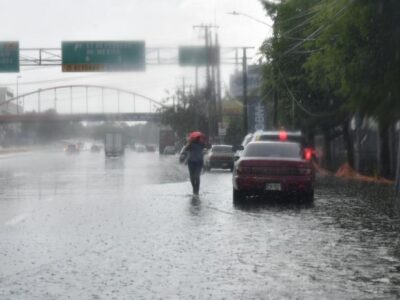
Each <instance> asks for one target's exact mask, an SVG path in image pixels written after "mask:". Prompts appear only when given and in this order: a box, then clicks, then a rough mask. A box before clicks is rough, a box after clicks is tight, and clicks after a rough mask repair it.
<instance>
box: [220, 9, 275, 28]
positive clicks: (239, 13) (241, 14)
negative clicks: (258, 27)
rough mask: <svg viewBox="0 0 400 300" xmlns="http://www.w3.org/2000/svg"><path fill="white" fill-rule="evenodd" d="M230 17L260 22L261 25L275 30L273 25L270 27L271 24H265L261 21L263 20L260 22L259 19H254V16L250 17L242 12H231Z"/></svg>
mask: <svg viewBox="0 0 400 300" xmlns="http://www.w3.org/2000/svg"><path fill="white" fill-rule="evenodd" d="M228 15H232V16H243V17H246V18H249V19H252V20H253V21H256V22H258V23H261V24H263V25H265V26H268V27H270V28H274V27H273V26H272V25H270V24H268V23H265V22H264V21H261V20H259V19H257V18H254V17H253V16H250V15H248V14H245V13H242V12H237V11H235V10H234V11H232V12H229V13H228Z"/></svg>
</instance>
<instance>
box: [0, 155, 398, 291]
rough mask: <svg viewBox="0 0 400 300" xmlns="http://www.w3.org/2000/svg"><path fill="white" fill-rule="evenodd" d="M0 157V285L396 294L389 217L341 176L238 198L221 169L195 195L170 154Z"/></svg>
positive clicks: (393, 223)
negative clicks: (292, 192)
mask: <svg viewBox="0 0 400 300" xmlns="http://www.w3.org/2000/svg"><path fill="white" fill-rule="evenodd" d="M0 163H1V166H0V240H1V244H0V265H1V268H0V299H68V298H70V299H149V298H158V299H160V298H163V299H177V298H180V299H190V298H194V299H223V298H226V299H276V298H296V299H377V298H384V299H387V298H398V297H400V260H399V257H400V253H399V249H400V239H399V236H398V231H399V228H400V222H399V220H398V219H397V217H396V214H392V215H390V214H388V213H386V210H385V209H382V210H380V209H378V208H377V207H375V206H374V205H375V204H374V203H377V201H380V199H379V198H375V200H376V201H374V202H371V201H370V200H369V199H367V198H365V197H361V196H360V195H359V193H356V192H355V191H354V190H352V189H351V187H352V186H346V185H344V184H339V183H336V184H335V183H332V182H324V181H322V182H320V185H319V188H317V191H316V200H315V203H314V204H313V205H308V206H306V205H296V204H293V203H286V204H282V203H279V202H277V201H274V202H268V203H252V204H251V205H246V206H236V207H235V206H233V204H232V190H231V174H230V173H229V172H223V171H221V172H218V171H216V172H211V173H207V174H205V175H204V176H203V177H202V187H201V193H200V199H193V198H192V197H191V195H190V192H191V188H190V184H189V182H188V178H187V177H188V176H187V172H186V169H185V167H184V166H180V165H177V158H176V157H159V156H158V155H157V154H148V153H143V154H142V153H127V154H126V156H125V157H124V158H121V159H105V158H104V155H103V154H102V153H98V154H93V153H81V154H79V155H70V156H68V155H64V154H63V153H51V152H49V153H42V154H26V155H16V156H10V157H6V158H0ZM371 193H372V192H371ZM377 195H378V196H379V195H382V194H381V193H377Z"/></svg>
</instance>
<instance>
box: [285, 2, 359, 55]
mask: <svg viewBox="0 0 400 300" xmlns="http://www.w3.org/2000/svg"><path fill="white" fill-rule="evenodd" d="M352 2H353V1H351V2H350V3H349V4H347V5H345V6H344V7H342V8H341V9H340V10H339V11H338V12H337V13H336V14H335V15H334V16H333V19H335V18H337V17H338V16H339V14H340V13H342V12H343V11H345V10H346V9H347V8H348V7H349V5H350V4H351V3H352ZM334 21H335V20H332V21H331V22H330V23H329V24H322V25H321V26H319V27H318V28H317V29H316V30H315V31H314V32H312V33H311V34H310V35H308V36H307V37H306V38H305V39H304V40H302V41H301V42H299V43H297V44H296V45H294V46H293V47H292V48H290V49H289V50H287V51H285V52H284V53H283V54H282V55H281V56H285V55H287V54H289V53H291V52H293V51H294V50H296V49H297V48H298V47H300V46H302V45H303V44H304V43H306V42H307V41H310V39H311V38H314V37H315V36H316V35H317V34H319V33H320V32H322V30H324V29H326V28H328V27H329V26H331V25H332V24H333V22H334Z"/></svg>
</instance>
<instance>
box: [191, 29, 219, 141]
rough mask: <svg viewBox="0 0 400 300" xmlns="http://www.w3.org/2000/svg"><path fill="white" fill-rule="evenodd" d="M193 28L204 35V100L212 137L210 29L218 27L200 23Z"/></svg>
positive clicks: (214, 127)
mask: <svg viewBox="0 0 400 300" xmlns="http://www.w3.org/2000/svg"><path fill="white" fill-rule="evenodd" d="M193 28H200V29H203V30H204V37H205V47H206V100H207V104H208V135H209V136H210V137H211V138H213V137H214V135H215V133H216V132H215V131H216V128H217V127H216V120H215V101H213V89H214V88H213V87H212V84H213V82H212V80H211V73H210V71H211V66H212V65H213V63H214V62H213V61H211V49H212V48H211V44H212V42H211V41H212V39H211V29H212V28H218V26H216V25H212V24H207V25H205V24H202V25H196V26H193Z"/></svg>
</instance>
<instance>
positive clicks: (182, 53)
mask: <svg viewBox="0 0 400 300" xmlns="http://www.w3.org/2000/svg"><path fill="white" fill-rule="evenodd" d="M219 56H220V55H219V47H209V48H206V47H204V46H181V47H179V65H181V66H206V65H207V64H210V65H217V64H219Z"/></svg>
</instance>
